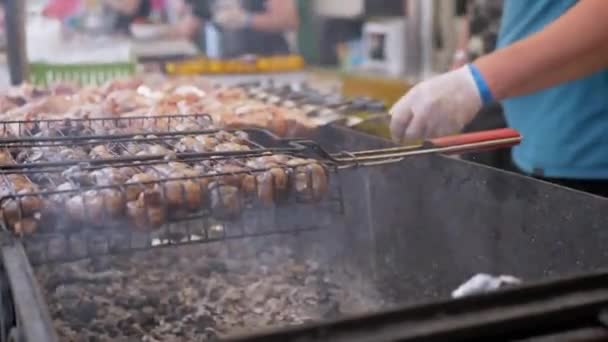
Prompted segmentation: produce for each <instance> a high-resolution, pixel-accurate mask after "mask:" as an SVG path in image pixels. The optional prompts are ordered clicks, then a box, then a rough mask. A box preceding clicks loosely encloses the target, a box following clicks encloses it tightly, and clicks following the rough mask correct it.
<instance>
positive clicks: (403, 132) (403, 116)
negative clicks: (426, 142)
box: [390, 65, 482, 143]
mask: <svg viewBox="0 0 608 342" xmlns="http://www.w3.org/2000/svg"><path fill="white" fill-rule="evenodd" d="M481 107H482V100H481V96H480V93H479V90H478V88H477V84H476V83H475V80H474V79H473V76H472V74H471V71H470V67H469V66H468V65H466V66H464V67H462V68H459V69H456V70H454V71H450V72H448V73H446V74H443V75H440V76H437V77H434V78H431V79H429V80H427V81H424V82H422V83H419V84H418V85H416V86H415V87H413V88H412V89H411V90H410V91H409V92H408V93H407V94H406V95H405V96H403V97H402V98H401V99H400V100H399V101H398V102H397V103H396V104H395V105H394V106H393V108H391V110H390V114H391V115H392V120H391V134H392V136H393V140H395V141H396V142H399V143H401V142H403V141H404V140H420V139H431V138H437V137H441V136H447V135H452V134H457V133H459V132H460V131H462V129H463V128H464V126H465V125H466V124H468V123H469V122H471V121H472V120H473V118H474V117H475V115H476V114H477V113H478V112H479V110H480V109H481Z"/></svg>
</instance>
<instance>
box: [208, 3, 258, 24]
mask: <svg viewBox="0 0 608 342" xmlns="http://www.w3.org/2000/svg"><path fill="white" fill-rule="evenodd" d="M213 21H214V22H215V23H216V24H218V25H219V26H220V27H222V28H224V29H227V30H238V29H242V28H246V27H248V26H250V25H251V14H250V13H249V12H247V11H245V10H244V9H243V8H242V7H241V6H238V5H236V6H235V5H230V6H228V5H226V6H218V7H217V8H216V10H215V14H214V16H213Z"/></svg>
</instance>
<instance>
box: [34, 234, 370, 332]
mask: <svg viewBox="0 0 608 342" xmlns="http://www.w3.org/2000/svg"><path fill="white" fill-rule="evenodd" d="M247 244H248V241H233V242H229V243H227V242H223V243H221V244H207V245H202V246H188V247H180V248H172V249H164V250H155V251H149V252H144V253H139V254H136V255H132V256H116V257H108V258H104V259H96V260H94V261H82V262H79V263H72V264H63V265H47V266H42V267H39V268H38V269H37V275H38V278H39V280H40V282H41V286H42V288H43V291H44V292H45V293H46V298H47V299H48V302H49V306H50V310H51V315H52V317H53V319H54V323H55V327H56V329H57V331H58V334H59V337H60V340H61V341H74V342H80V341H176V342H180V341H213V340H216V339H217V338H221V337H222V336H226V335H229V334H242V333H248V332H252V331H255V330H258V329H261V328H269V327H284V326H290V325H297V324H302V323H306V322H312V321H321V320H327V319H333V318H338V317H341V316H343V315H349V314H355V313H363V312H369V311H370V310H373V309H377V308H378V307H379V306H380V304H379V300H378V298H379V297H378V296H376V295H375V294H374V293H373V291H371V290H367V289H366V290H363V289H356V288H354V286H353V285H352V284H353V283H355V282H354V281H350V280H349V279H348V277H346V276H345V275H344V274H341V273H339V272H335V271H334V272H332V271H330V269H329V268H328V267H325V265H322V264H320V263H318V262H316V261H313V260H306V259H304V260H301V259H300V258H297V257H296V256H295V255H294V254H293V253H292V251H291V250H290V249H289V248H287V247H267V248H264V249H263V250H262V251H260V250H259V249H258V250H256V251H248V249H250V248H247V247H248V246H247Z"/></svg>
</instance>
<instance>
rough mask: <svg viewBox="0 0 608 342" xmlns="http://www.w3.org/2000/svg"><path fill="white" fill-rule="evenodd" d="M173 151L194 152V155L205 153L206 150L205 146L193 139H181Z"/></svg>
mask: <svg viewBox="0 0 608 342" xmlns="http://www.w3.org/2000/svg"><path fill="white" fill-rule="evenodd" d="M175 149H176V150H177V151H178V152H194V153H202V152H207V151H208V150H207V149H206V148H205V145H204V144H203V143H202V142H200V141H198V140H197V139H195V138H194V137H184V138H182V139H181V140H180V141H179V142H178V143H177V144H176V145H175Z"/></svg>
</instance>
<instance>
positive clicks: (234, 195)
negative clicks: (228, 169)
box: [209, 182, 243, 219]
mask: <svg viewBox="0 0 608 342" xmlns="http://www.w3.org/2000/svg"><path fill="white" fill-rule="evenodd" d="M209 197H210V199H211V210H212V212H213V215H214V216H215V217H217V218H220V219H231V218H236V217H238V216H239V215H240V214H241V212H242V208H243V204H242V199H241V194H240V192H239V188H237V187H235V186H231V185H226V184H221V183H218V182H213V183H211V184H209Z"/></svg>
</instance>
